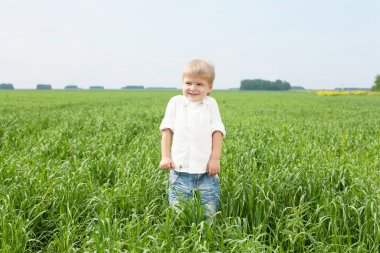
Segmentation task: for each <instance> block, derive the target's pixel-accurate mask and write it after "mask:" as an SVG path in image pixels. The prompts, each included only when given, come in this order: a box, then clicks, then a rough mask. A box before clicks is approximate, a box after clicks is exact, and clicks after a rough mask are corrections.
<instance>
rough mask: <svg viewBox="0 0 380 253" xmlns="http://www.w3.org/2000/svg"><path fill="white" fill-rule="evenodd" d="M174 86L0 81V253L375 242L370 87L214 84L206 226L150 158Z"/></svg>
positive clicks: (155, 154) (378, 123)
mask: <svg viewBox="0 0 380 253" xmlns="http://www.w3.org/2000/svg"><path fill="white" fill-rule="evenodd" d="M177 93H178V91H177V92H175V91H141V92H139V91H133V92H132V91H1V92H0V251H1V252H94V251H96V252H123V251H127V252H215V251H220V252H378V251H379V244H380V156H379V153H380V117H379V116H380V96H368V95H363V96H332V97H331V96H326V97H318V96H316V94H315V93H285V92H284V93H276V92H227V91H218V92H214V93H213V94H212V96H214V97H215V98H216V99H217V101H218V103H219V108H220V111H221V114H222V117H223V120H224V123H225V126H226V130H227V135H226V138H225V140H224V142H223V153H222V160H221V166H222V169H221V174H220V177H221V206H220V212H219V213H218V214H217V217H216V218H215V221H214V224H213V226H211V227H210V226H209V224H208V223H205V222H198V223H196V222H194V220H195V216H196V215H197V213H196V212H193V210H192V209H191V208H189V209H188V210H184V213H183V214H177V213H175V212H173V210H172V209H170V208H169V205H168V201H167V187H168V182H167V172H165V171H161V170H160V169H159V168H158V163H159V161H160V140H161V135H160V132H159V130H158V126H159V124H160V122H161V119H162V117H163V115H164V111H165V107H166V104H167V102H168V101H169V98H170V97H171V96H173V95H175V94H177Z"/></svg>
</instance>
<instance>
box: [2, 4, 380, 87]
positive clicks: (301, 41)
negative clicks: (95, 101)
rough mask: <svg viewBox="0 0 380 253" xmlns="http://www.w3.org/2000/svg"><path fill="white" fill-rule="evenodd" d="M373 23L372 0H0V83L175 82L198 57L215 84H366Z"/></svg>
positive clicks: (376, 36)
mask: <svg viewBox="0 0 380 253" xmlns="http://www.w3.org/2000/svg"><path fill="white" fill-rule="evenodd" d="M379 27H380V1H379V0H363V1H357V0H309V1H304V0H286V1H279V0H234V1H232V0H191V1H190V0H188V1H185V0H183V1H174V0H134V1H132V0H107V1H106V0H60V1H59V0H34V1H30V0H0V83H12V84H13V85H14V87H15V88H16V89H35V88H36V85H37V84H50V85H52V87H53V89H62V88H64V87H65V86H66V85H77V86H78V87H80V88H83V89H88V88H89V87H90V86H94V85H100V86H104V88H106V89H120V88H121V87H123V86H126V85H143V86H144V87H172V88H181V81H182V70H183V68H184V66H185V64H186V63H187V62H189V61H190V60H192V59H204V60H207V61H210V62H212V63H213V64H214V65H215V69H216V79H215V82H214V88H215V89H229V88H238V87H240V81H241V80H244V79H264V80H271V81H275V80H277V79H280V80H284V81H287V82H289V83H290V84H291V85H292V86H303V87H304V88H306V89H334V88H344V87H345V88H348V87H358V88H370V87H371V86H372V85H373V83H374V80H375V76H376V75H378V74H380V32H379V31H380V30H379Z"/></svg>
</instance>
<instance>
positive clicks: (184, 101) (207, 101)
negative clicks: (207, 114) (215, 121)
mask: <svg viewBox="0 0 380 253" xmlns="http://www.w3.org/2000/svg"><path fill="white" fill-rule="evenodd" d="M182 97H183V105H184V106H187V105H189V104H190V103H191V101H190V100H189V99H188V98H187V97H185V96H183V95H182ZM209 102H210V99H209V97H208V96H206V97H205V98H204V99H202V100H201V101H199V103H200V104H202V103H203V104H206V105H207V104H209Z"/></svg>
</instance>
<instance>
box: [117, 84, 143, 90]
mask: <svg viewBox="0 0 380 253" xmlns="http://www.w3.org/2000/svg"><path fill="white" fill-rule="evenodd" d="M121 89H123V90H128V89H133V90H140V89H141V90H142V89H144V86H143V85H127V86H124V87H122V88H121Z"/></svg>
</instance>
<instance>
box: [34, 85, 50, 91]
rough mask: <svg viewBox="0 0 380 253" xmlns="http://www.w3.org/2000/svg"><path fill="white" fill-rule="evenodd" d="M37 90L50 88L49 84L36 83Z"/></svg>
mask: <svg viewBox="0 0 380 253" xmlns="http://www.w3.org/2000/svg"><path fill="white" fill-rule="evenodd" d="M36 89H37V90H51V85H50V84H37V87H36Z"/></svg>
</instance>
